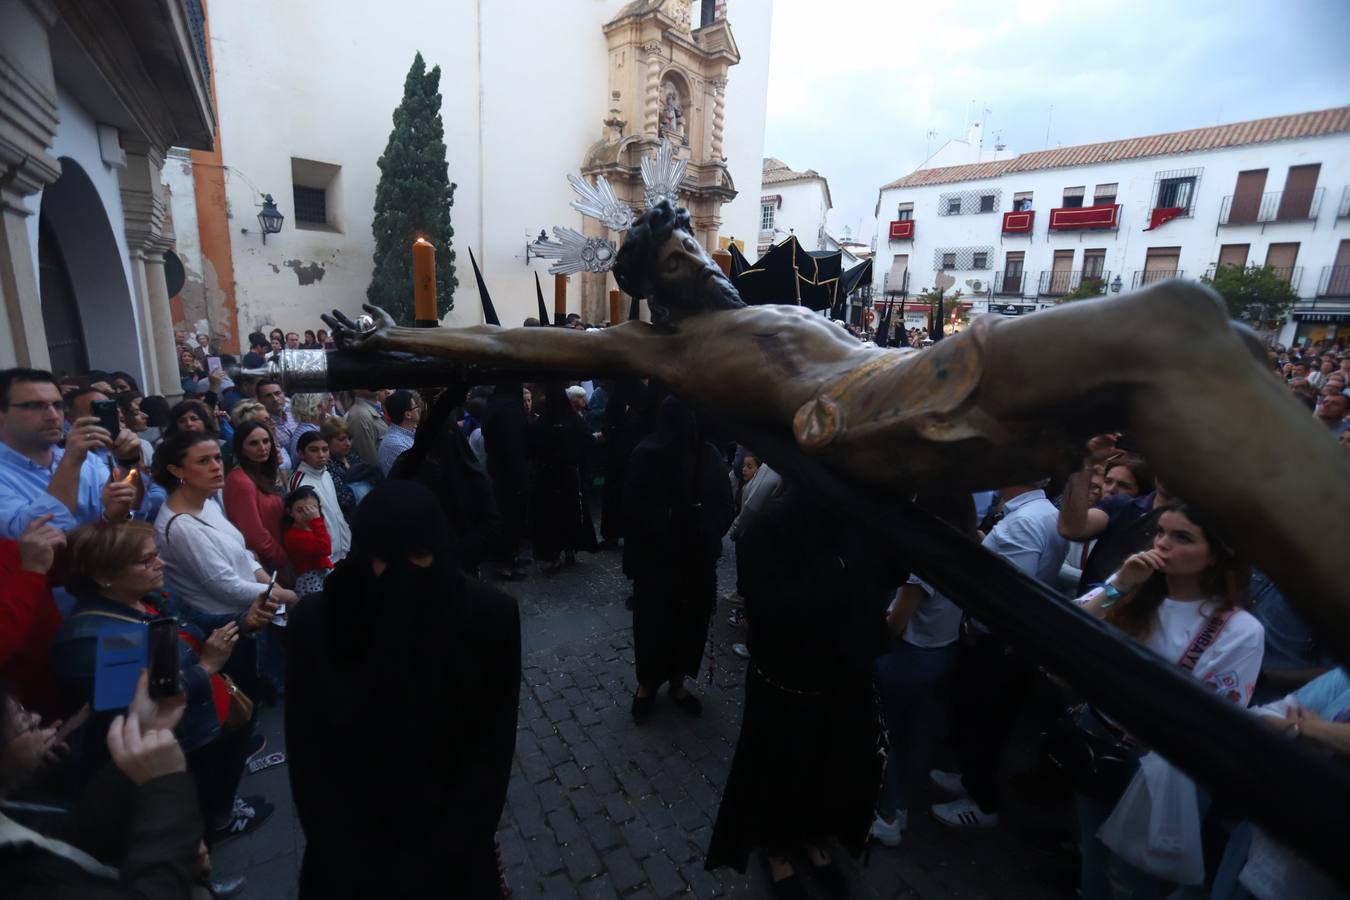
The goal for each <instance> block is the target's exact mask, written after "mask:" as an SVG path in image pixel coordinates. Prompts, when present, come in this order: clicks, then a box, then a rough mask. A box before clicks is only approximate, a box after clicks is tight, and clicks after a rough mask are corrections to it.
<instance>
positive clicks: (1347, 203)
mask: <svg viewBox="0 0 1350 900" xmlns="http://www.w3.org/2000/svg"><path fill="white" fill-rule="evenodd" d="M1336 218H1338V219H1350V184H1347V185H1346V186H1345V188H1344V189H1342V191H1341V205H1340V206H1338V207H1337V208H1336Z"/></svg>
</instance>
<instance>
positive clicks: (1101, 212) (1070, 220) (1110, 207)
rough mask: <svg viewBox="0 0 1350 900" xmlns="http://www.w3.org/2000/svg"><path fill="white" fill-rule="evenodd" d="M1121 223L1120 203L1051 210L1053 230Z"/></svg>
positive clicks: (1107, 226)
mask: <svg viewBox="0 0 1350 900" xmlns="http://www.w3.org/2000/svg"><path fill="white" fill-rule="evenodd" d="M1119 225H1120V204H1119V203H1108V204H1104V205H1102V206H1079V207H1061V208H1059V209H1052V210H1050V230H1051V231H1074V230H1077V229H1082V228H1116V227H1118V226H1119Z"/></svg>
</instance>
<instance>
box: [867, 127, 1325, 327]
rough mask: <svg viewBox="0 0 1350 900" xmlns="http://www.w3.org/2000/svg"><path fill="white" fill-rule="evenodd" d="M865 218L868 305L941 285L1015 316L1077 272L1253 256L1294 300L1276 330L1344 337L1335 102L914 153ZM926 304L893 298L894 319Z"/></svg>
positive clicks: (1069, 283) (1208, 265) (1139, 280)
mask: <svg viewBox="0 0 1350 900" xmlns="http://www.w3.org/2000/svg"><path fill="white" fill-rule="evenodd" d="M940 157H941V152H939V154H936V155H935V156H934V158H933V159H931V160H930V161H929V162H930V163H937V162H941V161H942V160H941V159H940ZM876 215H877V232H878V240H877V252H876V257H875V273H876V274H875V282H874V288H875V294H874V296H875V297H876V298H877V300H878V302H881V300H882V298H883V297H887V296H890V297H893V298H903V299H905V300H906V301H908V300H909V299H910V298H913V297H914V296H915V295H916V294H918V293H919V292H920V291H923V290H927V289H930V288H932V287H934V286H935V285H938V284H940V285H941V286H942V287H943V288H945V289H947V296H948V297H949V298H950V297H951V296H952V294H954V293H955V291H956V290H960V291H961V299H962V301H970V304H971V305H970V312H971V314H972V315H973V314H978V313H983V312H999V313H1002V314H1004V315H1022V314H1024V313H1029V312H1034V311H1036V310H1038V309H1043V308H1045V307H1047V306H1050V305H1053V304H1054V303H1055V302H1056V301H1057V300H1058V298H1060V297H1062V296H1064V295H1065V294H1067V293H1069V292H1071V291H1074V290H1077V289H1078V288H1079V287H1080V286H1081V285H1083V284H1084V283H1085V282H1087V283H1088V284H1089V285H1090V286H1092V287H1094V288H1096V289H1098V290H1100V291H1101V292H1102V293H1106V294H1115V293H1120V292H1124V291H1129V290H1133V289H1135V288H1138V287H1140V286H1142V285H1145V284H1149V283H1151V282H1153V281H1158V280H1162V279H1165V278H1172V277H1181V278H1190V279H1198V278H1200V277H1201V276H1203V275H1205V274H1206V273H1208V272H1212V271H1213V270H1214V268H1215V267H1216V266H1219V265H1227V264H1233V265H1268V266H1271V267H1272V268H1273V269H1274V270H1275V271H1276V273H1277V274H1279V275H1280V276H1281V277H1283V278H1284V279H1286V280H1287V281H1289V283H1290V284H1291V285H1293V287H1294V288H1295V290H1296V291H1297V293H1298V296H1299V298H1300V301H1299V303H1298V305H1297V306H1296V307H1295V309H1294V311H1293V312H1292V314H1291V316H1290V320H1289V322H1288V323H1287V324H1286V326H1285V327H1284V329H1283V330H1282V332H1281V335H1280V338H1281V340H1284V341H1286V342H1287V341H1290V340H1293V339H1295V338H1308V339H1311V340H1317V339H1320V338H1323V337H1329V336H1335V335H1337V334H1341V335H1344V334H1346V333H1350V107H1340V108H1336V109H1328V110H1321V111H1317V112H1308V113H1300V114H1296V115H1289V116H1276V117H1272V118H1267V119H1258V120H1255V121H1250V122H1241V123H1236V124H1232V125H1220V126H1215V127H1212V128H1196V129H1191V130H1188V131H1179V132H1174V133H1171V134H1160V135H1153V136H1150V137H1139V138H1128V139H1125V140H1116V141H1108V142H1104V143H1099V144H1085V145H1081V146H1075V147H1058V148H1055V149H1051V150H1042V151H1037V152H1033V153H1023V154H1021V155H1018V156H1015V157H1012V158H1008V159H993V160H986V161H980V162H973V163H969V164H963V165H929V164H928V163H926V164H925V167H921V168H919V169H917V170H916V171H914V172H912V173H910V174H909V175H906V176H905V177H903V178H900V179H898V180H896V181H892V182H890V183H889V184H886V185H883V186H882V187H881V189H880V191H879V193H878V198H877V207H876ZM928 312H929V310H928V308H927V307H926V306H921V305H918V304H912V303H909V302H906V308H905V317H906V321H907V324H909V325H914V324H919V323H920V322H921V321H922V320H923V319H925V318H926V317H927V315H928Z"/></svg>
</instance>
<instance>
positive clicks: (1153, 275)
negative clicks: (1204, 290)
mask: <svg viewBox="0 0 1350 900" xmlns="http://www.w3.org/2000/svg"><path fill="white" fill-rule="evenodd" d="M1185 274H1186V273H1185V272H1183V271H1182V270H1181V269H1172V268H1157V269H1135V270H1134V277H1133V278H1132V279H1130V288H1131V289H1132V290H1133V289H1134V288H1141V287H1146V286H1148V285H1150V284H1157V283H1158V282H1159V281H1166V280H1167V279H1169V278H1181V277H1183V276H1184V275H1185Z"/></svg>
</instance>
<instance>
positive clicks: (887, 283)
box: [881, 269, 909, 297]
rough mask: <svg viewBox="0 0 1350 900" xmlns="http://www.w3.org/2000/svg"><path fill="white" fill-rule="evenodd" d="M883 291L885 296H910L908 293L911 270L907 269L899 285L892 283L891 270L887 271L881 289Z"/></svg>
mask: <svg viewBox="0 0 1350 900" xmlns="http://www.w3.org/2000/svg"><path fill="white" fill-rule="evenodd" d="M881 292H882V295H883V296H885V297H895V296H899V297H905V296H908V295H909V270H908V269H906V270H905V274H904V275H903V276H902V277H901V278H900V284H898V285H892V284H891V273H890V272H887V273H886V276H885V278H884V279H883V281H882V289H881Z"/></svg>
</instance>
